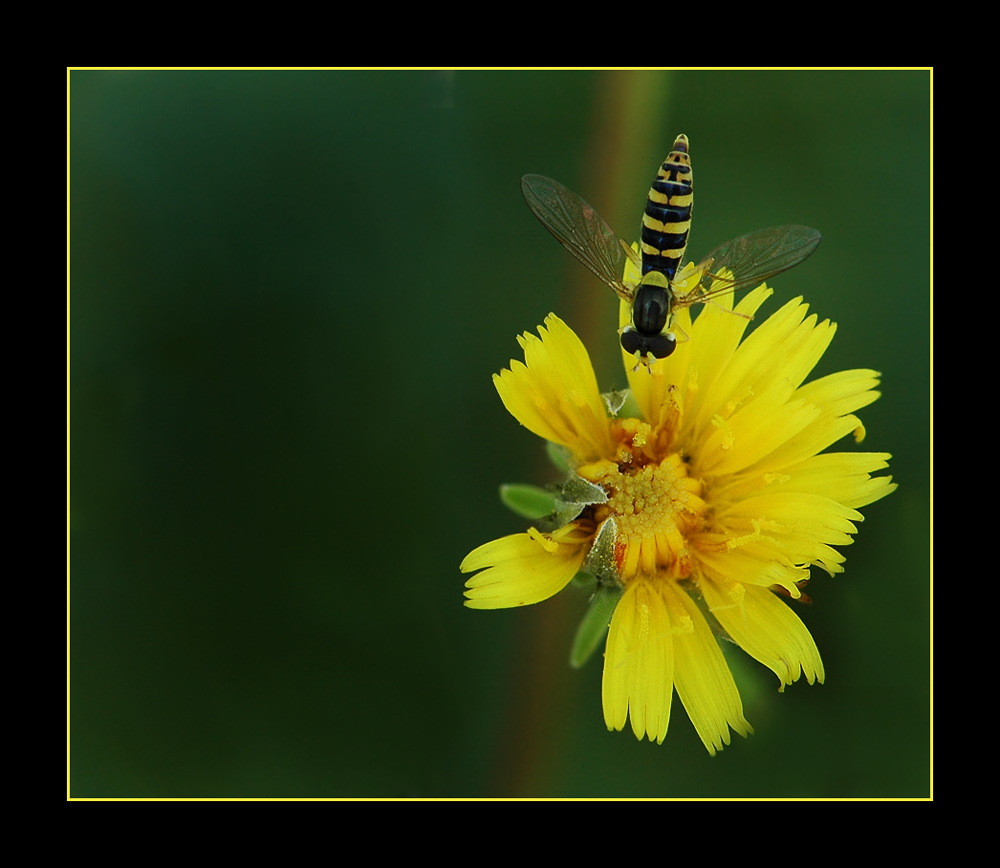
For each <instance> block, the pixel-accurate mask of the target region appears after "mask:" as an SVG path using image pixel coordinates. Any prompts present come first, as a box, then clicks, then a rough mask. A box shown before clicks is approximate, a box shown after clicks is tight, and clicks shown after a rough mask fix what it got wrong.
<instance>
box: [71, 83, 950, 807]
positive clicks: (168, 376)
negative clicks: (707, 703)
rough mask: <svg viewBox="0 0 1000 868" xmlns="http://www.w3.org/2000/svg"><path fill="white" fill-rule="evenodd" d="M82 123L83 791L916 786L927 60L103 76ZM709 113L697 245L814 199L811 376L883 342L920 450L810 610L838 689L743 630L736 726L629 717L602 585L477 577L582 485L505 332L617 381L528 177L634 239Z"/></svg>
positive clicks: (78, 685)
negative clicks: (540, 335) (645, 723)
mask: <svg viewBox="0 0 1000 868" xmlns="http://www.w3.org/2000/svg"><path fill="white" fill-rule="evenodd" d="M70 123H71V129H70V233H71V234H70V249H71V256H70V280H71V290H70V311H69V326H70V377H71V380H70V411H71V428H70V438H71V439H70V460H71V466H70V483H71V490H70V521H71V531H70V558H71V561H70V568H71V584H70V631H71V632H70V666H71V670H70V677H71V694H70V742H69V743H70V792H71V795H73V796H78V797H88V796H91V797H99V796H218V797H223V796H248V797H249V796H259V797H286V796H287V797H291V796H340V797H496V796H554V797H568V796H594V797H599V796H625V797H627V796H677V797H692V796H705V797H708V796H716V797H755V796H760V797H851V796H877V797H921V796H926V795H928V792H929V753H930V747H929V745H930V691H929V671H930V663H929V613H930V602H929V600H930V594H929V563H930V556H929V540H930V534H929V520H928V519H929V511H930V510H929V505H930V496H929V488H930V486H929V454H930V453H929V420H930V407H929V382H930V374H929V357H930V348H931V341H930V294H929V250H930V246H929V245H930V235H929V215H930V200H929V196H930V185H929V168H930V165H929V154H930V128H931V127H930V74H929V73H928V72H926V71H895V72H894V71H890V72H876V71H871V72H864V71H843V72H836V71H822V72H809V71H801V72H794V71H792V72H768V71H757V72H755V71H734V72H724V71H720V72H711V71H688V72H599V71H597V72H574V71H566V72H558V71H553V72H530V71H529V72H502V71H494V72H490V71H469V72H464V71H460V72H422V71H413V72H391V71H389V72H351V71H333V72H307V71H303V72H284V71H274V72H268V71H260V72H239V71H233V72H198V71H191V72H143V71H137V72H121V71H109V72H101V71H75V72H72V73H71V74H70ZM680 132H684V133H686V134H687V135H688V136H689V138H690V140H691V155H692V162H693V167H694V177H695V189H696V197H695V217H694V225H693V231H692V237H691V243H690V246H689V248H688V250H689V253H690V254H691V255H692V256H694V257H695V258H697V257H698V256H699V255H703V254H705V253H706V252H707V251H708V250H710V249H711V248H712V247H714V246H715V245H717V244H719V243H720V242H722V241H725V240H726V239H728V238H730V237H732V236H735V235H739V234H742V233H743V232H747V231H750V230H752V229H757V228H761V227H764V226H769V225H774V224H780V223H805V224H809V225H812V226H815V227H817V228H819V229H820V230H821V231H822V232H823V236H824V240H823V244H822V246H821V247H820V249H819V251H818V252H817V254H816V255H815V256H813V257H812V259H810V260H809V261H808V262H807V263H805V264H804V265H801V266H799V267H798V268H796V269H795V270H794V271H790V272H788V273H787V274H785V275H782V276H781V277H779V278H778V279H777V280H776V281H775V282H774V283H775V286H776V288H777V294H776V297H775V298H774V299H773V300H772V301H770V302H769V303H768V304H767V305H766V306H765V308H764V309H763V310H762V312H761V314H762V315H766V314H770V313H772V312H773V311H774V310H777V308H778V307H779V306H780V304H781V303H782V302H783V301H785V300H787V299H788V298H791V297H793V296H794V295H798V294H803V295H805V297H806V300H807V301H808V302H809V303H810V304H811V306H812V310H814V311H816V312H817V313H818V314H819V315H820V317H821V318H824V317H829V318H830V319H833V320H835V321H836V322H837V323H839V330H838V333H837V336H836V338H835V340H834V343H833V345H832V347H831V348H830V350H829V351H828V352H827V354H826V356H825V357H824V358H823V360H822V361H821V363H820V366H819V367H818V369H817V371H816V375H817V376H819V375H823V374H826V373H830V372H832V371H836V370H840V369H843V368H851V367H871V368H875V369H877V370H880V371H881V372H882V373H883V386H882V389H883V397H882V398H881V399H880V400H879V401H878V402H876V403H875V404H874V405H872V406H870V407H868V408H866V409H865V410H863V411H862V413H861V416H862V418H863V420H864V422H865V424H866V426H867V429H868V439H867V440H866V442H865V443H864V444H863V447H861V448H864V449H866V450H870V451H888V452H891V453H893V456H894V457H893V460H892V462H891V470H890V472H891V473H892V474H893V476H894V478H895V479H896V480H897V481H898V482H899V483H900V488H899V490H898V491H897V492H896V493H895V494H893V495H891V496H890V497H889V498H887V499H885V500H883V501H881V502H879V503H876V504H873V505H871V506H869V507H867V508H865V509H864V513H865V517H866V521H865V523H864V524H863V525H862V526H861V529H860V533H859V535H858V538H857V541H856V543H855V544H854V545H853V546H851V547H849V548H847V549H845V553H846V554H847V556H848V559H847V563H846V572H845V573H844V574H843V575H841V576H838V577H837V578H834V579H831V578H830V577H828V576H826V574H825V573H822V572H819V571H814V581H813V583H812V584H811V585H810V586H809V594H810V595H811V596H812V598H813V600H814V603H813V604H812V605H811V606H807V607H800V608H798V609H797V611H798V613H799V614H800V616H801V617H802V618H803V620H804V621H805V622H806V623H807V625H808V626H809V627H810V629H811V631H812V633H813V635H814V636H815V637H816V640H817V643H818V645H819V648H820V650H821V652H822V654H823V658H824V661H825V663H826V669H827V673H828V677H827V683H826V684H825V685H823V686H814V687H809V686H807V685H806V684H805V682H799V683H797V684H795V685H794V686H793V687H792V688H790V689H789V690H788V691H787V692H786V693H784V694H779V693H778V691H777V687H778V684H777V679H775V678H774V676H773V675H772V674H771V673H770V672H769V671H767V670H765V669H764V668H763V667H761V666H759V665H758V664H756V663H755V662H753V661H752V660H750V659H749V658H747V657H746V656H744V655H742V653H741V652H739V651H735V653H731V654H729V649H727V654H728V655H729V657H730V659H731V661H732V666H733V668H734V670H735V673H736V677H737V680H738V683H739V684H740V687H741V691H742V694H743V700H744V705H745V709H746V715H747V718H748V719H749V720H750V722H751V723H752V724H753V725H754V727H755V728H756V730H757V732H756V735H753V736H751V737H750V738H749V739H748V740H746V741H744V740H743V739H741V738H739V737H734V743H733V744H732V745H731V746H730V747H728V748H727V749H726V750H724V751H723V752H722V753H721V754H720V755H718V756H717V757H715V758H710V757H709V756H708V754H707V752H706V751H705V749H704V748H703V747H702V746H701V743H700V741H699V740H698V738H697V736H696V735H695V733H694V730H693V727H692V726H691V724H690V722H689V721H688V719H687V717H686V715H685V714H684V712H683V709H682V707H681V705H680V703H679V702H677V701H675V704H674V712H673V715H672V721H671V727H670V731H669V733H668V736H667V739H666V741H665V742H664V744H663V745H662V746H656V745H652V744H650V743H649V742H642V743H640V742H638V741H637V740H636V738H635V737H634V736H633V735H632V734H631V731H630V729H627V730H626V731H625V732H623V733H609V732H607V730H606V729H605V726H604V722H603V717H602V712H601V698H600V678H601V660H600V655H595V658H594V659H592V660H591V661H590V663H589V664H588V665H587V666H586V667H585V668H583V669H582V670H579V671H577V670H571V669H570V668H569V666H568V665H567V659H568V654H569V647H570V641H571V637H572V633H573V631H574V629H575V625H576V623H577V621H578V620H579V617H580V615H581V613H582V612H583V610H584V607H585V603H586V600H585V599H584V598H583V597H581V596H575V595H574V594H573V593H565V594H562V595H560V596H558V597H556V598H555V599H552V600H549V601H547V602H545V603H542V604H540V605H537V606H533V607H528V608H525V609H519V610H514V611H495V612H488V611H471V610H467V609H465V608H463V606H462V599H463V597H462V587H463V577H462V576H461V575H460V574H459V572H458V564H459V562H460V561H461V559H462V557H463V556H464V555H465V554H466V553H467V552H468V551H470V550H471V549H473V548H475V547H476V546H478V545H480V544H481V543H483V542H486V541H488V540H491V539H494V538H496V537H499V536H502V535H504V534H507V533H513V532H517V531H521V530H524V528H525V523H524V522H523V521H522V520H520V519H518V518H516V517H515V516H514V515H512V514H511V513H509V512H507V511H506V510H505V509H504V508H503V507H502V506H501V505H500V503H499V500H498V497H497V486H498V485H499V484H500V483H501V482H508V481H526V482H536V483H544V482H545V481H548V480H550V479H552V478H554V472H553V471H552V470H551V469H550V468H549V466H548V465H547V463H546V461H545V458H544V454H543V448H542V443H541V441H539V440H538V439H537V438H536V437H534V436H533V435H531V434H530V433H529V432H527V431H526V430H525V429H522V428H520V426H519V425H518V424H517V423H516V422H515V421H514V420H513V419H512V418H511V417H510V416H509V415H508V414H507V413H506V411H505V410H504V408H503V406H502V404H501V402H500V400H499V398H498V397H497V395H496V393H495V391H494V389H493V386H492V384H491V382H490V376H491V374H492V373H493V372H495V371H498V370H499V369H500V368H501V367H503V366H505V365H507V364H508V360H509V359H510V358H512V357H519V356H520V351H519V349H518V347H517V344H516V342H515V340H514V336H515V334H517V333H520V332H522V331H525V330H534V329H535V328H536V326H537V325H538V324H539V323H541V321H542V319H543V318H544V316H545V315H546V314H547V313H548V312H549V311H555V312H557V313H558V314H559V315H560V316H561V317H562V318H563V319H565V320H566V321H567V322H568V323H569V324H570V325H571V326H573V327H574V328H575V329H577V331H578V332H579V333H580V334H581V336H582V337H583V338H584V340H585V342H586V343H587V345H588V347H589V348H590V349H591V352H592V354H593V357H594V360H595V364H596V366H597V368H598V373H599V376H600V381H601V384H602V387H604V388H611V387H619V388H620V387H623V386H624V385H625V377H624V374H623V372H622V370H621V368H620V361H619V357H618V355H617V350H616V335H615V310H616V303H615V299H614V297H613V294H612V293H611V292H610V290H608V289H607V288H606V287H603V286H602V284H600V283H599V282H598V281H597V280H596V279H594V278H593V277H592V276H591V275H590V274H589V273H588V272H586V271H585V270H584V269H583V268H582V266H580V265H579V264H578V263H577V262H576V260H574V259H573V258H572V257H570V256H569V255H568V254H567V253H566V252H565V251H563V250H562V249H561V248H560V247H559V245H558V244H556V243H555V241H554V240H553V239H552V238H551V237H550V236H549V234H548V233H547V232H545V230H544V229H543V228H542V227H541V226H540V225H539V224H538V222H537V221H536V220H535V218H534V217H533V216H532V215H531V213H530V212H529V211H528V209H527V207H526V206H525V204H524V202H523V201H522V198H521V194H520V189H519V179H520V177H521V175H522V174H524V173H526V172H535V173H539V174H544V175H549V176H550V177H553V178H556V179H558V180H560V181H562V182H563V183H565V184H566V185H567V186H569V187H570V188H572V189H574V190H576V191H578V192H579V193H580V194H581V195H583V196H584V197H585V198H586V199H587V200H588V201H589V202H591V204H593V205H595V206H596V207H597V208H598V210H599V211H600V212H601V213H602V214H603V215H604V216H605V218H607V220H608V222H609V223H610V224H611V225H612V226H614V227H615V228H616V229H617V230H618V232H619V233H620V234H622V235H623V236H624V237H627V238H629V239H632V238H634V237H635V236H636V234H637V232H638V226H639V218H640V216H641V211H642V207H643V203H644V200H645V195H646V190H647V189H648V185H649V182H650V181H651V180H652V178H653V176H654V174H655V172H656V169H657V167H658V165H659V163H660V161H661V160H662V159H663V158H664V157H665V156H666V154H667V152H668V151H669V150H670V146H671V143H672V142H673V139H674V136H675V135H677V134H678V133H680ZM837 448H846V449H856V448H859V447H857V446H855V445H854V444H853V441H851V442H849V443H846V444H844V445H842V446H838V447H837ZM734 650H735V649H734Z"/></svg>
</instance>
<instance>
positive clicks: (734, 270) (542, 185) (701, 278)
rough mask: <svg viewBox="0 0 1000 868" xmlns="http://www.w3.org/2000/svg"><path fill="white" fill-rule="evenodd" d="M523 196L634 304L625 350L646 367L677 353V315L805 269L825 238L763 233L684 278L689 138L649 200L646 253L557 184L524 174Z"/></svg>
mask: <svg viewBox="0 0 1000 868" xmlns="http://www.w3.org/2000/svg"><path fill="white" fill-rule="evenodd" d="M521 192H522V193H523V194H524V199H525V201H526V202H527V203H528V207H529V208H531V210H532V212H534V215H535V216H536V217H537V218H538V219H539V220H540V221H541V222H542V225H543V226H544V227H545V228H546V229H548V230H549V232H551V233H552V234H553V235H554V236H555V238H556V240H557V241H558V242H559V243H560V244H562V245H563V247H565V248H566V249H567V250H568V251H569V252H570V253H572V254H573V255H574V256H575V257H576V258H577V259H579V260H580V262H582V263H583V264H584V265H586V266H587V268H589V269H590V270H591V271H592V272H593V273H594V274H596V275H597V276H598V277H599V278H600V279H601V280H603V281H604V282H605V283H606V284H608V285H609V286H610V287H611V288H612V289H613V290H614V291H615V292H616V293H617V295H618V297H619V298H621V299H623V300H625V301H627V302H628V303H629V304H630V305H631V307H632V323H631V325H627V326H625V328H623V329H622V331H621V345H622V348H623V349H624V350H625V352H627V353H629V354H630V355H633V354H634V355H636V358H637V359H638V361H639V362H641V363H643V364H645V365H646V366H649V365H651V364H652V363H653V362H654V361H656V360H657V359H665V358H666V357H667V356H669V355H670V354H671V353H672V352H673V351H674V350H675V349H676V347H677V338H676V336H675V335H674V333H673V332H672V331H670V325H671V322H672V320H673V315H674V312H675V311H677V310H680V309H682V308H686V307H690V306H691V305H693V304H704V303H705V302H708V301H711V300H712V299H716V298H719V297H721V296H724V295H728V294H729V293H731V292H735V291H736V290H738V289H745V288H746V287H748V286H752V285H755V284H758V283H760V282H761V281H763V280H766V279H767V278H769V277H773V276H774V275H776V274H780V273H781V272H782V271H786V270H787V269H789V268H791V267H792V266H794V265H798V264H799V263H800V262H802V260H803V259H805V258H806V257H807V256H809V255H810V254H811V253H812V252H813V251H814V250H815V249H816V248H817V247H818V246H819V242H820V240H821V237H822V236H820V234H819V232H817V231H816V230H815V229H811V228H810V227H808V226H775V227H773V228H771V229H758V230H757V231H756V232H751V233H749V234H748V235H741V236H740V237H739V238H734V239H733V240H732V241H727V242H726V243H725V244H721V245H719V246H718V247H716V248H715V250H713V251H712V252H711V253H710V254H709V255H708V256H706V257H705V258H704V259H703V260H701V262H699V263H698V265H696V266H693V267H692V266H686V267H685V268H684V269H683V270H682V271H681V272H680V273H679V272H678V269H679V268H680V265H681V260H682V259H683V257H684V250H685V248H686V247H687V239H688V232H689V231H690V229H691V210H692V205H693V201H694V194H693V185H692V175H691V158H690V156H689V155H688V140H687V136H684V135H680V136H678V137H677V139H676V140H675V141H674V148H673V150H672V151H671V152H670V154H669V155H668V156H667V158H666V160H664V161H663V164H662V165H661V166H660V170H659V172H657V174H656V178H655V179H654V180H653V185H652V186H651V187H650V189H649V195H648V196H647V197H646V212H645V214H643V217H642V233H641V236H640V239H641V241H640V252H641V256H640V253H636V252H635V251H634V250H632V248H631V247H629V246H628V245H627V244H626V243H625V242H624V241H621V240H620V239H619V238H618V236H617V235H615V233H614V231H613V230H612V229H611V227H610V226H608V224H607V223H606V222H605V221H604V219H603V218H602V217H601V215H600V214H598V213H597V212H596V211H595V210H594V209H593V208H592V207H591V206H590V205H588V204H587V203H586V202H584V201H583V199H581V198H580V197H579V196H577V195H576V193H574V192H573V191H572V190H570V189H568V188H567V187H564V186H563V185H562V184H560V183H559V182H558V181H553V180H552V179H551V178H546V177H544V176H542V175H525V176H524V177H523V178H521ZM625 256H627V257H628V258H629V259H630V260H631V261H632V263H633V264H634V265H635V266H636V268H637V269H639V271H640V274H641V275H642V276H641V278H640V279H639V280H638V281H637V282H632V281H630V282H629V283H626V282H625V279H624V277H623V266H624V257H625ZM723 269H725V270H726V271H723ZM720 272H722V273H721V274H720ZM679 278H680V279H679ZM692 281H694V285H693V286H692Z"/></svg>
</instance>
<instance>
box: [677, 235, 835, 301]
mask: <svg viewBox="0 0 1000 868" xmlns="http://www.w3.org/2000/svg"><path fill="white" fill-rule="evenodd" d="M822 238H823V236H822V235H820V234H819V232H817V231H816V230H815V229H813V228H811V227H809V226H773V227H771V228H770V229H758V230H757V231H756V232H750V233H748V234H747V235H741V236H740V237H739V238H734V239H733V240H732V241H727V242H726V243H725V244H720V245H719V246H718V247H716V248H715V250H713V251H712V252H711V253H710V254H709V255H708V256H706V257H705V259H703V260H702V265H704V266H705V274H704V276H703V278H702V280H703V281H704V284H703V290H702V291H701V292H695V293H692V296H693V297H692V298H691V302H702V301H708V300H709V299H712V298H718V297H719V296H722V295H726V294H727V293H730V292H735V291H736V290H738V289H744V288H746V287H748V286H754V285H756V284H758V283H760V282H761V281H764V280H767V279H768V278H769V277H774V275H776V274H780V273H781V272H782V271H787V270H788V269H789V268H791V267H793V266H795V265H798V264H799V263H800V262H802V260H804V259H806V258H807V257H808V256H810V255H811V254H812V253H813V251H814V250H815V249H816V248H817V247H819V243H820V241H821V240H822ZM699 267H701V266H699ZM723 268H727V269H729V271H731V272H732V273H733V276H732V278H715V275H716V274H717V273H718V272H719V271H720V270H721V269H723ZM713 278H714V279H713ZM709 281H711V283H709Z"/></svg>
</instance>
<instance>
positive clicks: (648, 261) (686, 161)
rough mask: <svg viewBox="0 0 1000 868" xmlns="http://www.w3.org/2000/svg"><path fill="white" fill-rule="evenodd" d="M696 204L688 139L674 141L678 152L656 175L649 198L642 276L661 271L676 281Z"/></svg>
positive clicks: (669, 155)
mask: <svg viewBox="0 0 1000 868" xmlns="http://www.w3.org/2000/svg"><path fill="white" fill-rule="evenodd" d="M693 202H694V193H693V187H692V175H691V158H690V157H689V156H688V140H687V136H684V135H680V136H678V137H677V138H676V140H675V141H674V149H673V150H672V151H671V152H670V153H669V154H668V155H667V158H666V160H664V161H663V164H662V165H661V166H660V170H659V171H658V172H657V173H656V178H655V180H654V181H653V185H652V186H651V187H650V188H649V195H648V196H647V197H646V213H645V214H643V216H642V236H641V238H642V244H641V248H640V249H641V250H642V273H643V274H644V275H645V274H648V273H649V272H650V271H659V272H660V273H661V274H663V275H664V276H665V277H666V278H667V283H669V282H670V281H671V280H673V279H674V275H675V274H676V273H677V269H678V268H679V267H680V264H681V260H682V259H683V258H684V249H685V248H686V247H687V239H688V232H689V230H690V229H691V207H692V203H693Z"/></svg>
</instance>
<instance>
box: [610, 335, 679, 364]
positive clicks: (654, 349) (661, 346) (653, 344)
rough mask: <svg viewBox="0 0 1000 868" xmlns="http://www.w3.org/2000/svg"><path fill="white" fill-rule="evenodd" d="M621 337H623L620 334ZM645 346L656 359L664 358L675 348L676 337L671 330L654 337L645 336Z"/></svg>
mask: <svg viewBox="0 0 1000 868" xmlns="http://www.w3.org/2000/svg"><path fill="white" fill-rule="evenodd" d="M622 337H625V336H624V335H622ZM646 346H647V347H648V348H649V351H650V352H651V353H652V354H653V355H654V356H655V357H656V358H658V359H665V358H666V357H667V356H669V355H670V354H671V353H672V352H673V351H674V350H676V349H677V338H675V337H674V333H673V332H667V333H666V334H662V335H657V336H656V337H655V338H647V339H646Z"/></svg>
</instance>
